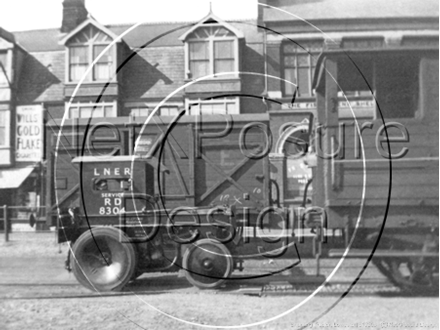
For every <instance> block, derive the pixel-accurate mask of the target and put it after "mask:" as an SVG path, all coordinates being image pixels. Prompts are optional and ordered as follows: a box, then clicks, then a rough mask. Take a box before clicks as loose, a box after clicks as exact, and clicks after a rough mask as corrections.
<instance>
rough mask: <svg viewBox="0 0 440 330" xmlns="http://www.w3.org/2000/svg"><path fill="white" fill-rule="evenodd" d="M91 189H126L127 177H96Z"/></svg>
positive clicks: (128, 183)
mask: <svg viewBox="0 0 440 330" xmlns="http://www.w3.org/2000/svg"><path fill="white" fill-rule="evenodd" d="M93 190H97V191H127V190H130V180H129V179H101V178H99V179H96V180H95V181H94V185H93Z"/></svg>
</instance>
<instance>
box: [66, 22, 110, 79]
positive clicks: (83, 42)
mask: <svg viewBox="0 0 440 330" xmlns="http://www.w3.org/2000/svg"><path fill="white" fill-rule="evenodd" d="M111 42H112V39H111V38H110V36H108V35H107V34H105V33H104V32H102V31H100V30H98V29H97V28H96V27H95V26H93V25H89V26H88V27H86V28H84V29H83V30H81V31H80V32H78V33H77V34H76V35H75V36H74V37H72V38H71V39H70V40H69V42H68V43H67V47H68V52H67V54H68V77H69V78H68V80H69V81H72V82H73V81H79V80H80V79H81V78H82V77H83V76H84V74H85V73H86V71H87V69H88V67H89V66H90V65H91V64H92V63H93V61H94V60H95V59H97V58H98V57H99V56H100V55H101V53H102V52H103V51H104V50H105V49H106V47H108V45H109V44H110V43H111ZM115 57H116V49H115V47H114V46H112V47H111V48H109V49H108V50H107V51H106V52H105V53H104V54H102V56H101V57H99V59H98V60H97V63H96V64H95V65H94V66H93V70H92V71H91V72H90V73H89V74H88V75H87V76H86V78H85V81H107V80H110V79H111V80H113V79H114V77H113V76H114V73H115V65H116V61H115Z"/></svg>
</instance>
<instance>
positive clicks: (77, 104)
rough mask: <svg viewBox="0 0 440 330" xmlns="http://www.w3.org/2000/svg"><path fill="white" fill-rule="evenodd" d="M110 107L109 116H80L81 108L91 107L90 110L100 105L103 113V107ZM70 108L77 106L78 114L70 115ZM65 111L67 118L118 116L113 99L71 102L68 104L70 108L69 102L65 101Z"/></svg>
mask: <svg viewBox="0 0 440 330" xmlns="http://www.w3.org/2000/svg"><path fill="white" fill-rule="evenodd" d="M110 106H111V107H112V115H111V116H103V117H98V116H91V117H82V116H81V111H80V110H81V108H92V111H93V110H95V111H96V108H98V107H102V111H103V114H105V113H104V112H105V107H110ZM94 107H96V108H95V109H93V108H94ZM72 108H78V114H79V116H72V110H73V109H72ZM65 111H66V113H67V118H69V119H77V118H78V119H81V118H115V117H117V116H118V108H117V102H116V101H113V102H99V103H93V102H90V103H85V102H76V103H71V104H70V108H69V103H68V102H66V104H65Z"/></svg>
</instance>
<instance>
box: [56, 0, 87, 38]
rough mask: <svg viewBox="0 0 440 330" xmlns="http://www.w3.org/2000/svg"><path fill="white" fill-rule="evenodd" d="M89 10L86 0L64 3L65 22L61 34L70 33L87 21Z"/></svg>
mask: <svg viewBox="0 0 440 330" xmlns="http://www.w3.org/2000/svg"><path fill="white" fill-rule="evenodd" d="M87 15H88V12H87V9H86V6H85V4H84V0H64V1H63V22H62V24H61V32H62V33H69V32H70V31H72V30H73V29H75V28H76V27H77V26H78V25H79V24H81V23H82V22H84V21H85V20H86V19H87Z"/></svg>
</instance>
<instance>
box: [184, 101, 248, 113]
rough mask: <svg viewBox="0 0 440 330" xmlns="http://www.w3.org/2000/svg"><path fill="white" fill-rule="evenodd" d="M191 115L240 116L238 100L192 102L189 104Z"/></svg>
mask: <svg viewBox="0 0 440 330" xmlns="http://www.w3.org/2000/svg"><path fill="white" fill-rule="evenodd" d="M188 109H189V114H190V115H222V114H227V115H232V114H239V113H240V111H239V106H238V99H237V98H222V99H214V100H191V101H189V102H188Z"/></svg>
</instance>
